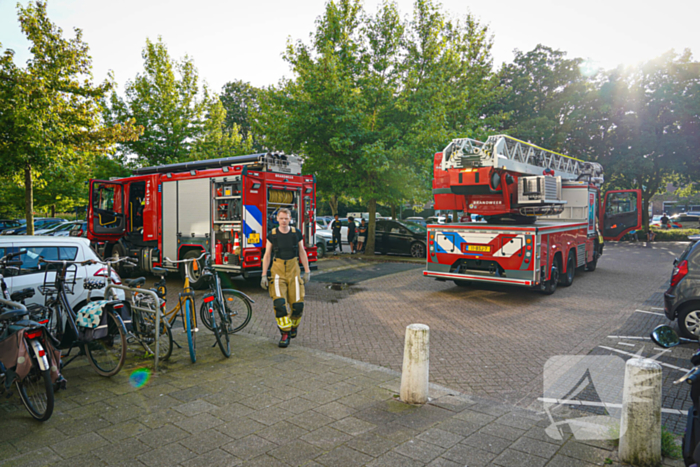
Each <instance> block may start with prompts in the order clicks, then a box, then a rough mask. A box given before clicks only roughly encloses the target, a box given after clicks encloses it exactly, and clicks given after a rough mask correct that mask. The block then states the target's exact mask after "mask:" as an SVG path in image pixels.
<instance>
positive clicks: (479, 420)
mask: <svg viewBox="0 0 700 467" xmlns="http://www.w3.org/2000/svg"><path fill="white" fill-rule="evenodd" d="M454 418H456V419H457V420H464V421H465V422H469V423H471V424H473V425H479V426H484V425H487V424H489V423H491V422H493V421H494V420H496V417H494V416H493V415H489V414H485V413H482V412H475V411H474V410H463V411H461V412H460V413H458V414H457V415H455V416H454Z"/></svg>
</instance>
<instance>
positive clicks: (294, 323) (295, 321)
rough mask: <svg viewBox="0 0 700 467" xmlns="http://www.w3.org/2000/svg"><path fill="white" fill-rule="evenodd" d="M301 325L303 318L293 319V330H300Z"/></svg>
mask: <svg viewBox="0 0 700 467" xmlns="http://www.w3.org/2000/svg"><path fill="white" fill-rule="evenodd" d="M299 323H301V317H299V318H292V327H293V328H298V327H299Z"/></svg>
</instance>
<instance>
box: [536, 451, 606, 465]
mask: <svg viewBox="0 0 700 467" xmlns="http://www.w3.org/2000/svg"><path fill="white" fill-rule="evenodd" d="M594 465H598V464H591V463H589V462H584V461H582V460H581V459H574V458H573V457H567V456H562V455H560V454H557V455H555V456H554V457H552V459H551V460H550V461H549V463H548V464H547V467H593V466H594Z"/></svg>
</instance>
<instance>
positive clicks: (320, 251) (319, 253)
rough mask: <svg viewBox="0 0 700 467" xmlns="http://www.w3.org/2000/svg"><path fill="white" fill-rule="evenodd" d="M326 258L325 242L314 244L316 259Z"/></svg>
mask: <svg viewBox="0 0 700 467" xmlns="http://www.w3.org/2000/svg"><path fill="white" fill-rule="evenodd" d="M324 256H326V242H318V243H317V244H316V257H318V258H323V257H324Z"/></svg>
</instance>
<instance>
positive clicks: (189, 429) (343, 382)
mask: <svg viewBox="0 0 700 467" xmlns="http://www.w3.org/2000/svg"><path fill="white" fill-rule="evenodd" d="M607 248H608V249H607V250H606V255H605V256H604V257H603V259H601V262H600V263H599V270H598V271H596V272H594V273H588V274H584V273H582V274H578V275H577V276H576V282H575V284H574V285H573V287H571V288H569V289H560V290H558V291H557V293H556V294H555V295H554V296H552V297H543V296H540V295H538V294H536V293H531V292H524V293H523V292H520V293H514V292H513V289H500V288H497V287H490V288H482V289H480V290H476V289H461V288H457V287H453V286H452V285H451V284H449V283H439V282H435V281H432V280H428V279H423V278H422V277H420V275H419V273H418V271H406V272H401V273H397V274H393V275H390V276H384V277H380V278H377V279H373V280H370V281H365V282H360V283H358V284H357V285H356V286H352V287H347V288H341V289H340V290H334V289H330V288H328V284H325V283H322V282H319V280H320V279H322V275H320V274H319V275H317V276H316V277H315V282H314V283H312V284H311V285H310V286H309V292H308V295H307V296H308V300H307V316H306V318H305V322H304V327H303V328H302V333H301V334H300V337H299V338H297V339H296V340H295V341H293V344H292V346H291V347H290V348H288V349H285V350H281V349H278V348H277V347H276V345H275V343H276V338H277V332H276V331H275V329H274V327H273V325H272V322H273V320H272V317H271V312H268V311H267V308H268V307H269V306H270V303H268V302H269V299H267V298H266V296H265V294H264V293H262V292H261V291H257V290H256V289H255V288H254V287H253V286H250V285H247V286H246V285H245V284H244V283H243V282H242V281H240V282H239V281H236V286H240V287H241V289H242V290H245V291H246V292H250V293H251V294H252V295H253V296H254V298H255V299H256V300H257V303H256V304H255V306H254V310H255V311H254V319H253V322H252V324H251V326H250V329H249V330H250V331H252V333H251V334H242V335H240V336H235V339H233V352H234V355H233V357H232V358H231V359H224V358H222V357H221V355H220V353H219V351H218V349H217V348H212V347H210V345H211V344H213V342H214V340H213V338H212V337H211V334H207V333H206V331H205V333H204V334H200V338H199V339H198V344H199V345H198V362H197V363H196V364H194V365H192V364H190V363H189V358H188V355H187V352H186V350H185V349H180V350H178V349H175V351H174V354H173V357H172V359H171V361H170V362H168V363H165V364H164V365H163V371H162V372H161V373H160V374H159V375H157V376H154V377H152V378H151V380H150V382H149V383H148V384H147V385H146V386H145V387H144V388H141V389H136V388H133V387H131V386H130V385H129V380H128V375H129V374H130V372H131V371H133V370H134V369H135V368H138V367H148V366H149V365H150V364H151V362H150V361H149V360H137V359H134V358H131V359H130V360H129V361H128V362H127V368H125V369H124V370H123V371H122V373H120V374H119V375H117V376H116V377H114V378H110V379H105V378H100V377H98V376H97V375H95V374H94V373H93V372H92V370H91V369H90V367H89V365H87V362H82V364H81V365H77V364H73V365H71V367H69V368H68V369H67V370H66V372H65V374H66V376H67V377H68V378H69V384H70V387H69V390H68V391H65V392H61V393H59V394H58V395H57V405H56V412H55V413H54V416H53V417H52V418H51V420H49V421H48V422H46V423H44V424H39V423H36V422H33V421H32V420H31V419H30V418H29V416H28V414H26V412H25V411H24V409H23V408H22V407H21V406H20V405H19V403H18V401H17V400H16V399H15V400H12V401H3V402H2V403H0V414H1V415H0V433H2V434H3V436H2V438H0V464H2V465H71V466H80V465H122V464H123V465H165V464H167V465H188V466H189V465H241V464H245V465H266V466H267V465H271V466H274V465H309V466H315V465H325V466H343V465H365V464H366V465H378V466H379V465H381V466H385V465H401V466H402V467H404V466H412V465H433V466H437V465H441V466H456V465H469V466H478V465H498V466H502V467H507V466H511V465H513V466H515V465H517V466H527V465H533V466H539V465H547V466H569V465H571V466H573V465H576V466H579V465H580V466H589V465H602V464H603V463H613V464H614V465H618V463H617V460H616V453H615V449H614V447H613V446H612V445H611V444H609V443H607V442H604V441H592V442H582V441H577V440H575V439H573V438H572V436H571V434H570V433H568V434H565V435H564V436H563V439H561V440H555V439H553V438H551V437H549V436H547V435H546V434H545V432H544V429H545V428H546V427H547V426H549V424H550V421H549V420H548V419H547V418H546V417H545V415H544V414H543V412H542V406H541V404H536V403H533V402H532V401H533V400H534V398H536V397H537V396H538V395H540V394H541V391H542V380H541V377H542V370H541V368H543V365H544V362H546V360H547V358H549V356H553V355H559V354H566V353H573V354H587V353H589V352H591V351H594V350H595V349H596V346H597V345H599V344H600V343H601V342H603V343H605V342H606V339H607V335H609V334H610V330H611V329H623V326H625V325H626V324H627V323H629V322H630V320H631V319H639V316H638V315H640V314H639V313H635V312H634V310H635V309H637V308H639V307H640V306H643V305H648V306H652V305H650V303H657V304H658V291H659V290H660V289H661V287H662V286H663V283H664V281H665V280H667V279H668V275H669V272H670V267H669V265H670V261H669V260H667V259H665V258H666V257H670V258H672V255H673V252H674V248H675V247H674V246H673V245H668V246H662V247H655V248H646V249H643V248H640V247H637V246H635V245H620V246H613V245H611V246H608V247H607ZM342 260H345V258H343V259H342ZM654 261H656V262H658V264H655V263H654ZM664 261H668V264H663V262H664ZM625 263H627V266H625ZM330 265H333V263H329V266H330ZM649 265H653V266H654V267H647V266H649ZM336 266H337V267H342V265H338V264H337V263H336ZM358 270H360V271H361V268H358ZM598 276H600V277H598ZM650 284H651V285H650ZM595 290H597V291H599V292H600V293H598V294H596V295H595V296H589V295H591V292H592V291H595ZM516 297H517V299H516ZM645 297H650V298H649V300H651V301H649V300H646V301H645ZM653 300H657V301H655V302H654V301H653ZM648 316H650V317H654V315H648ZM647 319H650V318H647ZM419 321H420V322H425V323H426V324H429V325H430V326H431V331H432V332H431V334H432V336H431V356H432V360H433V361H432V364H431V381H433V383H440V384H442V386H436V385H435V384H434V385H433V387H432V388H431V395H432V396H433V400H432V401H431V403H430V404H428V405H426V406H424V407H413V406H407V405H405V404H402V403H401V402H399V401H398V400H397V397H396V396H397V394H396V393H397V392H398V385H399V381H400V376H399V374H398V373H397V372H396V371H395V370H397V369H399V368H400V363H401V355H402V353H401V352H402V345H403V332H404V327H405V325H407V324H409V323H411V322H419ZM496 323H497V324H496ZM647 324H650V323H637V324H636V326H637V329H638V331H639V332H640V333H641V332H644V333H647V332H648V330H647V329H645V328H644V326H646V325H647ZM651 327H653V326H651ZM648 329H651V328H648ZM255 334H257V335H255ZM343 336H346V337H347V339H345V340H342V339H339V337H343ZM178 340H179V341H180V342H181V343H184V339H183V337H182V335H180V336H179V337H178ZM207 344H208V345H207ZM621 348H622V347H621ZM326 351H328V352H330V353H328V352H326ZM343 356H347V357H349V358H344V357H343ZM678 358H679V360H680V356H679V357H678ZM358 360H362V362H360V361H358ZM363 362H367V363H363ZM374 364H377V365H379V366H375V365H374ZM446 387H451V388H453V389H446ZM458 390H460V391H458ZM679 399H680V397H679ZM515 403H518V404H519V405H520V406H521V407H516V406H515ZM523 406H528V407H529V408H530V409H534V410H528V409H526V408H524V407H523ZM563 410H564V412H563V413H560V414H559V415H560V416H562V417H565V418H566V417H568V416H577V415H576V414H574V413H573V412H566V410H567V407H563ZM667 464H668V465H681V463H679V462H678V461H676V462H670V461H669V462H667Z"/></svg>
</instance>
